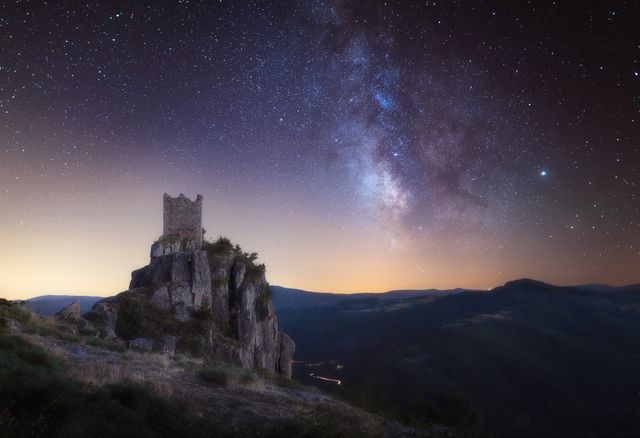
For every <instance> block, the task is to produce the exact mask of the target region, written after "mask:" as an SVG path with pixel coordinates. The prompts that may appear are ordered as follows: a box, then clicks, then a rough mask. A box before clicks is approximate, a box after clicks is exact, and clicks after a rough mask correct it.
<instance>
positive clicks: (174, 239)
mask: <svg viewBox="0 0 640 438" xmlns="http://www.w3.org/2000/svg"><path fill="white" fill-rule="evenodd" d="M180 240H181V238H180V236H178V235H177V234H170V235H168V236H160V237H158V242H160V243H162V244H163V245H173V244H174V243H178V242H180Z"/></svg>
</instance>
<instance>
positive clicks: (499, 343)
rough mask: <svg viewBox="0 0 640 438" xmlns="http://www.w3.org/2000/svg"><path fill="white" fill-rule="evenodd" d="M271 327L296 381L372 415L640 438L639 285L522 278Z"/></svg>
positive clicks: (526, 433)
mask: <svg viewBox="0 0 640 438" xmlns="http://www.w3.org/2000/svg"><path fill="white" fill-rule="evenodd" d="M278 320H279V322H280V325H281V327H282V329H283V330H286V331H287V333H289V334H290V336H291V337H292V338H293V339H294V340H295V342H296V344H297V351H296V360H297V361H299V362H297V364H296V365H295V367H294V378H297V379H299V380H301V381H302V382H304V383H311V384H314V385H317V386H320V387H322V388H323V389H325V390H328V391H332V392H335V393H337V394H339V395H340V396H341V397H344V398H346V399H347V400H349V401H351V402H353V403H356V404H359V405H361V406H363V407H366V408H367V409H371V410H374V411H376V412H379V413H385V414H386V415H391V416H395V417H397V418H400V419H402V420H404V421H410V422H418V423H420V422H422V423H445V424H448V425H452V426H457V427H461V428H463V429H467V430H468V431H469V435H470V436H475V435H479V436H487V435H489V436H495V437H511V436H521V437H534V436H536V437H539V436H545V437H549V436H556V437H561V436H563V437H564V436H584V437H596V436H617V437H621V436H640V395H639V394H640V287H638V286H626V287H620V288H615V287H603V286H596V287H594V286H583V287H558V286H552V285H549V284H545V283H541V282H538V281H533V280H519V281H514V282H509V283H507V284H505V285H504V286H501V287H497V288H495V289H493V290H491V291H490V292H486V291H483V292H480V291H476V292H472V291H465V292H461V293H457V294H449V295H445V296H443V297H435V298H433V297H432V298H429V297H413V298H401V299H395V300H394V299H391V300H375V299H374V300H371V299H370V298H367V299H364V300H350V301H348V302H342V303H341V304H339V305H334V306H325V307H316V308H311V307H309V308H305V309H297V310H286V309H285V310H283V311H280V312H279V313H278ZM338 383H339V384H338Z"/></svg>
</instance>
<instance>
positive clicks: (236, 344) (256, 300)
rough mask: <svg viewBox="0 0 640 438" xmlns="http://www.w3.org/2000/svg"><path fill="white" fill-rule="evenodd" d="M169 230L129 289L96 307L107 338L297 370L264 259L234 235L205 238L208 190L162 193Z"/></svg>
mask: <svg viewBox="0 0 640 438" xmlns="http://www.w3.org/2000/svg"><path fill="white" fill-rule="evenodd" d="M163 219H164V223H163V235H162V237H161V238H160V239H158V240H157V241H156V242H154V243H153V244H152V245H151V253H150V261H149V264H148V265H147V266H145V267H143V268H140V269H137V270H135V271H133V272H132V273H131V282H130V284H129V290H127V291H125V292H122V293H120V294H118V295H117V296H115V297H111V298H107V299H105V300H102V301H100V302H98V303H96V305H95V306H94V307H93V311H94V312H95V313H96V314H97V315H98V316H99V318H96V319H97V320H98V321H99V324H100V325H101V327H100V331H101V335H102V337H104V338H111V339H116V340H118V339H119V340H122V341H124V342H127V343H128V344H129V345H130V346H134V347H137V346H147V347H149V349H160V350H163V351H165V352H168V354H169V355H173V354H174V350H175V351H180V352H182V353H185V354H196V355H202V356H204V357H205V358H206V359H212V360H221V361H225V362H229V363H233V364H236V365H238V366H241V367H244V368H254V369H267V370H271V371H273V372H275V373H279V374H282V375H285V376H287V377H290V376H291V360H292V357H293V352H294V349H295V344H294V342H293V341H292V340H291V338H289V337H288V336H287V335H286V334H284V333H282V332H281V331H279V330H278V320H277V318H276V315H275V311H274V308H273V303H272V301H271V293H270V290H269V284H268V283H267V281H266V277H265V268H264V265H256V264H255V263H254V258H252V257H250V256H249V254H247V253H244V252H242V251H241V250H240V249H239V247H238V246H235V247H234V246H233V245H232V244H231V242H229V240H227V239H224V238H220V239H219V240H218V241H217V242H211V243H208V242H203V238H202V234H203V230H202V195H198V196H197V197H196V200H195V201H191V200H190V199H189V198H187V197H186V196H185V195H183V194H180V196H178V197H175V198H174V197H171V196H169V195H168V194H166V193H165V194H164V197H163Z"/></svg>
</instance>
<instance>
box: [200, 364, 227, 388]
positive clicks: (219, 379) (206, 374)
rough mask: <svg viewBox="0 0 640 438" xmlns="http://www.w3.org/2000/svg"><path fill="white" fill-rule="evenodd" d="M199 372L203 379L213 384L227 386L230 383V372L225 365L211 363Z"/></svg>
mask: <svg viewBox="0 0 640 438" xmlns="http://www.w3.org/2000/svg"><path fill="white" fill-rule="evenodd" d="M198 374H199V375H200V378H202V380H204V381H205V382H208V383H211V384H213V385H217V386H226V385H227V384H228V383H229V377H230V373H229V370H228V368H227V367H225V366H224V365H209V366H207V367H205V368H203V369H201V370H200V372H199V373H198Z"/></svg>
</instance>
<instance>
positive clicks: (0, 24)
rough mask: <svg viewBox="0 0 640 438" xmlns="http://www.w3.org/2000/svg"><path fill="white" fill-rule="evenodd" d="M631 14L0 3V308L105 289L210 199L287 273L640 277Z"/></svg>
mask: <svg viewBox="0 0 640 438" xmlns="http://www.w3.org/2000/svg"><path fill="white" fill-rule="evenodd" d="M639 76H640V6H639V5H638V3H637V2H634V1H627V2H624V1H620V2H617V1H611V2H602V1H597V2H596V1H594V2H589V1H584V2H568V1H567V2H565V1H554V2H547V1H544V2H542V1H526V2H525V1H503V2H493V1H477V2H476V1H461V2H458V1H451V2H449V1H447V2H445V1H427V2H418V1H401V2H392V1H389V2H382V1H379V2H364V1H363V2H347V1H331V0H326V1H314V0H309V1H273V2H267V1H265V2H259V1H250V2H240V1H237V2H236V1H233V2H232V1H226V0H222V1H216V2H213V1H211V2H209V1H202V2H199V1H186V0H185V1H176V2H148V3H147V2H143V1H128V2H98V1H85V2H75V1H66V2H54V1H5V2H2V4H1V5H0V242H3V250H2V251H1V252H0V296H5V297H9V298H24V297H29V296H33V295H37V294H43V293H81V294H94V295H111V294H114V293H117V292H119V291H121V290H125V289H126V288H127V285H128V282H129V278H130V277H129V274H130V271H131V270H133V269H135V268H138V267H141V266H143V265H145V264H146V263H147V261H148V251H149V246H150V244H151V243H152V242H153V240H155V239H156V238H157V237H158V236H159V235H160V234H161V232H162V194H163V193H164V192H167V193H169V194H172V195H174V196H175V195H177V194H179V193H181V192H182V193H185V194H186V195H187V196H189V197H191V198H195V195H196V194H197V193H201V194H203V196H204V204H205V206H204V218H203V224H204V227H205V228H206V230H207V233H206V236H208V237H209V238H216V237H218V236H220V235H224V236H227V237H229V238H231V239H232V240H233V241H234V242H237V243H239V244H240V245H241V246H242V247H243V248H244V249H246V250H249V251H256V252H258V253H259V255H260V260H261V261H262V262H264V263H266V265H267V278H268V280H269V281H270V282H271V283H272V284H278V285H282V286H289V287H297V288H303V289H307V290H319V291H336V292H350V291H382V290H389V289H399V288H431V287H437V288H452V287H458V286H460V287H468V288H483V289H485V288H490V287H493V286H495V285H498V284H502V283H504V282H505V281H508V280H512V279H515V278H520V277H532V278H536V279H540V280H543V281H548V282H553V283H560V284H579V283H590V282H603V283H610V284H628V283H633V282H640V199H639V197H640V193H639V184H640V151H639V148H640V122H639V118H640V77H639Z"/></svg>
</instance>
